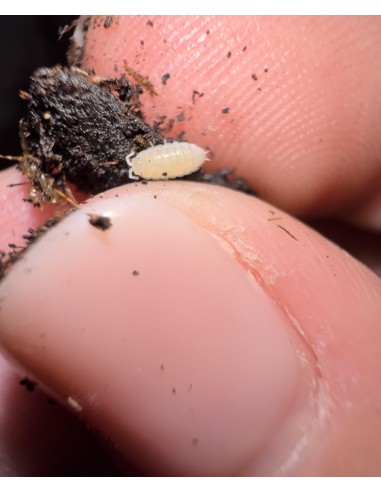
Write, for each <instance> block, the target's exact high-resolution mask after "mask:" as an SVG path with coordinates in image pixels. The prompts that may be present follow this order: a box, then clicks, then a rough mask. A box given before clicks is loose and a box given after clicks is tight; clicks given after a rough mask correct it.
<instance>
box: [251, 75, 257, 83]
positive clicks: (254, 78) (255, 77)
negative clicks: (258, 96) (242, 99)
mask: <svg viewBox="0 0 381 492" xmlns="http://www.w3.org/2000/svg"><path fill="white" fill-rule="evenodd" d="M251 78H252V79H253V80H255V81H257V80H258V77H257V75H256V74H255V73H253V74H252V76H251Z"/></svg>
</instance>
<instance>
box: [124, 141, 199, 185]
mask: <svg viewBox="0 0 381 492" xmlns="http://www.w3.org/2000/svg"><path fill="white" fill-rule="evenodd" d="M206 154H207V152H205V150H204V149H202V148H201V147H198V145H196V144H192V143H188V142H171V143H165V144H162V145H155V146H154V147H149V148H148V149H145V150H142V151H141V152H139V153H138V154H136V155H135V157H132V156H133V155H134V153H131V154H129V155H128V156H127V157H126V160H127V164H128V165H129V166H130V174H129V177H130V178H132V179H138V178H143V179H152V180H159V179H174V178H181V177H182V176H186V175H188V174H191V173H194V172H195V171H197V170H198V169H200V167H201V166H202V165H203V164H204V162H205V161H206V160H207V157H206Z"/></svg>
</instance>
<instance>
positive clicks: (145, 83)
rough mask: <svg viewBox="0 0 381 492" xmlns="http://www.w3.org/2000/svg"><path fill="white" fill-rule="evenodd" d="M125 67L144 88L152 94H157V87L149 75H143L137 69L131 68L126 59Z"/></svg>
mask: <svg viewBox="0 0 381 492" xmlns="http://www.w3.org/2000/svg"><path fill="white" fill-rule="evenodd" d="M124 69H125V71H126V72H127V73H128V75H130V76H131V77H132V78H133V79H134V80H135V81H136V82H137V83H138V84H140V85H141V86H142V87H144V89H147V91H148V92H149V93H150V94H151V96H157V92H156V91H155V87H154V86H153V84H152V82H151V81H150V79H149V78H148V76H147V75H142V74H141V73H139V72H138V71H137V70H134V69H133V68H131V67H130V66H129V65H128V63H127V62H126V61H124Z"/></svg>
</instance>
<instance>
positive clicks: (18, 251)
mask: <svg viewBox="0 0 381 492" xmlns="http://www.w3.org/2000/svg"><path fill="white" fill-rule="evenodd" d="M69 213H71V212H70V211H68V212H65V213H63V214H56V215H55V216H54V217H52V218H51V219H49V220H47V221H46V222H45V223H44V224H43V225H42V226H40V227H38V228H37V229H32V228H29V229H28V232H27V233H26V234H24V235H23V236H22V238H23V239H24V240H25V241H26V246H25V247H24V246H23V247H22V248H17V247H16V248H12V247H11V246H10V247H11V251H10V252H7V253H6V252H5V251H1V250H0V281H1V279H2V278H3V277H4V276H5V274H6V273H7V272H8V270H9V268H10V267H11V265H13V264H14V263H16V261H18V260H19V259H20V258H21V257H22V256H23V254H24V253H25V251H26V250H27V249H28V247H29V246H30V245H31V244H33V243H35V242H36V241H37V239H39V238H40V237H41V236H43V235H44V234H45V232H47V231H48V230H49V229H50V228H51V227H53V226H54V225H56V224H57V223H58V222H60V221H61V220H62V219H63V217H64V216H65V215H67V214H69Z"/></svg>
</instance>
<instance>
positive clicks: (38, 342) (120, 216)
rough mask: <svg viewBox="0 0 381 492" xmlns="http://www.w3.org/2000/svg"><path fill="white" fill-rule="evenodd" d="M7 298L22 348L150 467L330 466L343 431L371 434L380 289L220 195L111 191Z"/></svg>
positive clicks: (160, 470)
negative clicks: (92, 218) (102, 222)
mask: <svg viewBox="0 0 381 492" xmlns="http://www.w3.org/2000/svg"><path fill="white" fill-rule="evenodd" d="M88 212H91V213H97V214H101V215H105V216H108V217H109V218H110V220H111V227H110V228H108V229H106V230H101V229H98V228H94V227H93V226H92V225H91V224H90V223H89V217H88ZM36 278H38V282H36ZM0 297H1V298H2V303H1V311H0V320H1V331H0V336H1V340H2V343H3V345H4V346H5V348H6V351H7V352H8V354H9V355H11V356H12V357H13V358H15V359H17V360H18V361H19V363H22V364H23V365H24V366H25V367H27V368H28V370H29V371H31V373H33V374H35V377H37V378H38V379H39V380H41V381H42V382H43V383H44V384H45V385H46V386H47V387H49V388H50V389H51V390H53V391H54V392H55V394H58V396H59V397H60V399H61V401H64V402H66V404H68V405H69V406H71V407H72V409H73V410H75V411H76V412H77V413H78V415H80V416H82V417H83V418H84V419H85V420H86V421H87V422H88V423H89V424H90V425H92V426H94V427H96V428H98V429H100V430H101V431H102V432H103V433H104V434H106V435H107V436H108V437H110V438H111V440H113V441H114V442H115V443H116V444H117V446H118V447H119V449H120V450H121V451H122V452H123V453H124V454H125V456H127V457H131V456H132V457H133V459H135V460H136V462H137V463H138V464H139V466H140V467H142V468H145V469H146V470H148V472H149V473H154V474H187V475H188V474H196V475H200V474H207V475H215V474H223V475H226V474H237V473H238V474H254V475H255V474H262V475H263V474H265V475H267V474H282V475H285V474H286V475H287V474H293V473H294V474H295V473H296V474H298V473H299V474H300V473H303V474H316V473H317V474H319V473H320V471H321V470H323V469H328V468H324V467H327V466H328V463H327V458H326V457H327V456H330V459H331V460H332V449H333V448H334V446H339V447H340V446H341V447H343V446H345V442H346V441H345V440H343V437H342V432H341V431H342V429H343V426H345V425H346V424H345V422H347V423H348V422H349V421H351V422H357V423H358V425H359V426H360V427H361V426H367V425H368V423H367V422H365V421H364V415H366V414H367V413H368V412H370V408H369V407H368V406H367V404H366V401H367V400H368V399H369V398H372V401H374V402H377V401H379V391H378V386H379V385H378V381H379V375H380V374H381V367H380V363H379V357H378V352H379V347H380V345H381V340H380V336H379V330H378V326H379V318H380V304H379V299H380V297H381V286H380V281H379V279H377V278H376V277H375V276H374V275H372V273H371V272H370V271H368V270H367V269H366V268H365V267H363V266H362V265H361V264H359V263H358V262H356V261H355V260H354V259H353V258H351V257H349V255H347V254H346V253H345V252H344V251H342V250H340V249H339V248H337V247H335V246H334V245H333V244H332V243H330V242H328V241H326V240H325V239H324V238H322V237H321V236H319V235H318V234H317V233H315V232H314V231H312V230H311V229H309V228H307V227H306V226H305V225H303V224H301V223H299V222H297V221H296V220H294V219H292V218H291V217H289V216H287V215H286V214H284V213H283V212H281V211H279V210H277V209H275V208H274V207H272V206H269V205H268V204H266V203H264V202H261V201H259V200H256V199H254V198H252V197H248V196H245V195H243V194H240V193H237V192H232V191H229V190H226V189H222V188H220V187H213V186H207V185H202V184H194V183H187V182H183V183H181V182H178V183H160V182H158V183H148V184H146V185H144V186H143V185H141V184H136V185H127V186H125V187H122V188H119V189H115V190H109V191H108V192H106V193H104V194H103V196H102V198H100V197H97V198H96V199H95V200H93V201H91V202H89V203H88V204H87V205H86V206H85V207H84V209H82V210H81V211H78V212H75V213H74V214H72V215H71V216H70V217H69V218H68V219H66V220H65V221H64V222H62V223H61V224H60V225H58V226H57V227H56V228H55V229H53V230H52V231H50V232H49V233H48V234H47V235H46V236H45V238H44V239H43V240H41V241H40V242H39V244H38V245H36V246H35V247H34V248H32V249H31V250H30V251H29V252H28V253H27V255H25V257H24V258H23V261H22V262H20V263H19V264H16V265H15V267H14V269H13V271H11V272H10V273H9V274H8V276H7V277H6V278H5V280H4V281H3V282H2V285H1V287H0ZM20 303H21V304H22V305H23V306H24V310H23V312H20V310H19V305H20ZM62 312H64V313H65V316H61V314H62ZM359 326H361V330H359V329H358V327H359ZM354 375H356V377H354ZM153 402H154V403H153ZM348 402H350V405H349V404H348ZM348 405H349V406H348ZM349 407H350V410H351V412H350V415H349V416H348V408H349ZM368 422H372V425H375V424H377V416H374V415H373V416H372V418H369V419H368ZM347 428H348V426H347ZM364 428H365V427H364ZM356 432H357V431H356ZM356 435H357V438H358V433H357V434H356ZM351 436H352V437H353V436H354V434H353V433H352V434H351V435H350V436H349V438H350V437H351ZM364 436H365V437H364V438H363V440H362V442H361V446H362V447H363V449H369V452H370V453H371V455H372V456H371V458H370V459H371V460H372V463H373V464H374V465H375V466H378V465H377V463H378V461H377V460H378V458H377V456H375V455H374V447H372V443H370V442H368V439H369V432H364ZM350 459H351V460H353V456H352V455H350V456H349V455H348V456H347V463H346V465H347V466H348V467H350ZM339 466H341V467H343V466H344V468H345V464H344V465H343V464H342V463H339V461H337V462H334V464H333V465H331V466H330V470H335V469H343V468H339ZM364 466H365V465H364ZM348 469H349V468H348Z"/></svg>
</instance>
